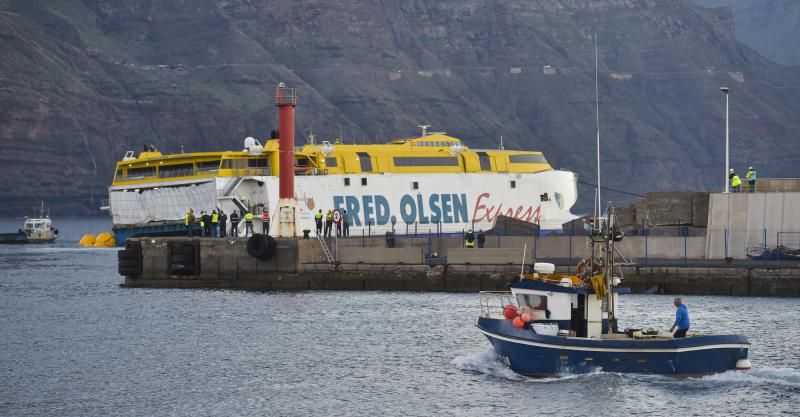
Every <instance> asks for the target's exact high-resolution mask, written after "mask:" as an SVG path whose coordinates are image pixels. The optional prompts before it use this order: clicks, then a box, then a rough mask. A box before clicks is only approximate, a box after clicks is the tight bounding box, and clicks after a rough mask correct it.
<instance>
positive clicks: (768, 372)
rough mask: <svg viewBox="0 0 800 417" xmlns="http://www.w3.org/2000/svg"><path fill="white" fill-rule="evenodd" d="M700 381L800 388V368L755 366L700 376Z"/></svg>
mask: <svg viewBox="0 0 800 417" xmlns="http://www.w3.org/2000/svg"><path fill="white" fill-rule="evenodd" d="M698 380H700V381H704V382H705V381H709V382H721V383H729V384H734V385H780V386H786V387H792V388H800V369H794V368H771V367H766V368H753V369H751V370H750V371H747V372H738V371H730V372H725V373H721V374H715V375H709V376H705V377H703V378H698Z"/></svg>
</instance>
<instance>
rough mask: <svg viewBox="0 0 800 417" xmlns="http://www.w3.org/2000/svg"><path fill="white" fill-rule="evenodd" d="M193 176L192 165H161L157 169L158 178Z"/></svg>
mask: <svg viewBox="0 0 800 417" xmlns="http://www.w3.org/2000/svg"><path fill="white" fill-rule="evenodd" d="M192 174H194V166H193V165H192V164H178V165H162V166H160V167H158V176H159V177H161V178H172V177H187V176H189V175H192Z"/></svg>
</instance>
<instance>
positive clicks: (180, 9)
mask: <svg viewBox="0 0 800 417" xmlns="http://www.w3.org/2000/svg"><path fill="white" fill-rule="evenodd" d="M731 23H732V21H731V16H730V15H729V14H728V12H727V10H725V9H705V8H701V7H698V6H695V5H694V4H693V2H692V1H691V0H669V1H664V0H636V1H634V0H591V1H590V0H551V1H547V2H530V1H524V0H502V1H489V0H467V1H463V0H459V1H455V0H438V1H434V0H409V1H401V2H387V1H381V2H373V1H364V0H355V1H352V2H346V3H341V4H340V3H335V4H332V3H330V2H323V1H318V0H302V1H295V2H277V1H265V2H252V1H248V0H227V1H221V0H220V1H217V0H193V1H192V2H182V1H173V2H165V1H156V0H113V1H109V0H62V1H59V2H49V1H36V0H34V1H31V0H5V1H0V28H2V29H0V50H2V53H3V56H4V59H3V60H2V61H1V62H0V88H2V89H3V90H4V91H5V92H6V94H3V95H2V96H0V100H2V107H0V109H1V110H0V163H2V164H3V166H4V169H3V170H0V185H2V191H0V199H2V201H4V204H3V207H2V210H8V211H14V210H21V209H22V208H24V207H28V206H30V205H32V204H34V203H35V202H36V201H38V199H39V198H42V197H44V198H45V199H48V200H51V201H53V202H55V203H57V207H54V209H55V210H59V209H60V210H61V211H64V210H70V211H71V212H88V211H91V210H95V208H96V207H97V206H98V205H99V200H100V199H102V198H104V193H105V187H107V185H108V183H109V181H110V179H111V176H112V175H113V164H114V163H115V161H116V160H117V159H120V158H121V157H122V155H123V154H124V152H125V151H126V150H128V149H137V150H138V149H140V147H141V144H144V143H152V144H155V145H156V146H157V147H158V148H159V149H162V150H165V151H173V152H174V151H178V150H179V149H181V146H183V147H184V148H185V149H187V150H208V149H220V148H224V149H237V148H239V147H240V146H241V140H242V139H243V138H244V137H245V136H248V135H252V136H256V137H260V138H263V137H265V136H267V135H268V132H269V131H270V130H271V129H272V128H273V127H274V126H275V124H276V112H275V109H274V106H273V104H272V96H273V94H274V88H275V85H276V84H277V82H279V81H285V82H287V83H288V84H289V85H290V86H293V87H297V88H298V89H299V94H300V99H299V106H298V118H297V123H298V131H299V132H305V131H307V130H308V129H309V128H311V129H313V131H314V132H315V133H317V134H318V135H320V136H323V137H325V138H330V137H333V136H336V135H339V134H340V132H341V134H342V135H343V137H344V140H345V141H348V142H350V141H359V142H374V141H376V140H380V141H383V140H388V139H390V138H395V137H403V136H409V135H413V134H415V133H416V132H417V128H416V125H418V124H421V123H427V124H432V125H433V127H434V129H435V130H444V131H447V132H448V133H450V134H452V135H455V136H457V137H460V138H462V139H463V140H464V141H465V142H466V143H467V144H468V145H470V146H473V147H494V146H497V145H496V144H497V141H498V139H499V136H500V135H502V136H503V137H504V143H505V145H506V147H507V148H508V147H512V148H513V147H520V148H535V149H540V150H543V151H544V152H545V154H546V155H547V157H548V158H549V160H550V161H551V162H552V163H553V164H554V165H555V166H556V167H558V168H564V169H570V170H574V171H577V172H578V173H579V174H580V176H581V179H582V181H585V182H589V183H591V182H593V181H594V174H593V172H594V170H595V167H594V162H593V161H594V157H593V155H594V140H595V133H594V50H593V34H594V33H595V32H596V33H597V35H598V38H599V48H600V57H599V60H600V96H601V109H600V113H601V114H600V117H601V132H602V136H603V148H602V152H603V157H602V159H603V178H604V184H606V185H608V186H609V187H612V188H617V189H622V190H626V191H629V192H633V193H644V192H647V191H656V190H665V189H673V188H682V189H685V188H697V189H711V188H719V187H721V186H722V184H721V179H722V175H723V174H724V172H723V171H724V161H723V159H722V155H723V152H724V141H723V134H724V132H723V128H724V118H723V116H724V101H723V100H724V98H723V96H722V95H721V94H720V93H719V91H718V89H717V88H718V87H719V86H720V85H728V86H730V87H731V88H732V91H733V92H732V95H731V99H732V102H731V121H732V126H731V129H732V163H733V166H735V167H737V168H740V169H743V168H744V167H745V166H746V165H748V164H751V165H756V166H757V167H758V168H759V174H760V175H761V176H762V177H769V176H773V177H788V176H798V174H799V173H798V168H796V163H795V161H796V160H797V158H798V156H800V149H798V147H797V144H796V138H795V137H794V136H793V135H792V132H793V131H794V132H796V131H797V130H798V128H800V126H799V125H800V121H799V120H798V119H797V118H796V117H791V115H793V114H797V113H798V111H800V101H799V100H798V99H797V97H796V88H795V90H792V89H789V88H785V87H786V86H798V85H800V70H798V69H793V68H785V67H781V66H779V65H776V64H773V63H771V62H770V61H768V60H766V59H764V58H762V57H761V56H759V55H758V54H757V53H755V52H753V51H752V50H750V49H749V48H748V47H746V46H743V45H742V44H739V43H737V42H736V40H735V39H734V35H733V29H732V26H731ZM302 140H303V138H302V135H301V137H300V138H298V141H299V142H301V143H302ZM580 191H582V193H581V194H582V196H583V197H582V200H581V205H582V206H581V207H589V206H591V202H590V200H589V199H590V198H591V196H592V193H591V191H590V190H589V189H581V190H580ZM606 196H607V197H609V198H615V199H617V198H619V199H625V198H626V196H625V195H623V194H611V193H606ZM6 202H8V203H6Z"/></svg>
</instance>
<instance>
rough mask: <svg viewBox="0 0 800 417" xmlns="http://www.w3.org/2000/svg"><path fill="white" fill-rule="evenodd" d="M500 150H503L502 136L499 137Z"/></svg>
mask: <svg viewBox="0 0 800 417" xmlns="http://www.w3.org/2000/svg"><path fill="white" fill-rule="evenodd" d="M500 150H501V151H502V150H505V148H504V147H503V135H500Z"/></svg>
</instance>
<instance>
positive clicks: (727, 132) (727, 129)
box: [719, 87, 731, 193]
mask: <svg viewBox="0 0 800 417" xmlns="http://www.w3.org/2000/svg"><path fill="white" fill-rule="evenodd" d="M719 91H722V92H723V93H724V94H725V192H726V193H728V192H730V190H729V188H728V187H729V185H730V180H729V179H728V175H730V172H731V171H730V168H731V167H730V123H729V118H728V115H729V113H728V109H729V107H728V97H729V96H730V92H731V89H730V88H728V87H720V88H719Z"/></svg>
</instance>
